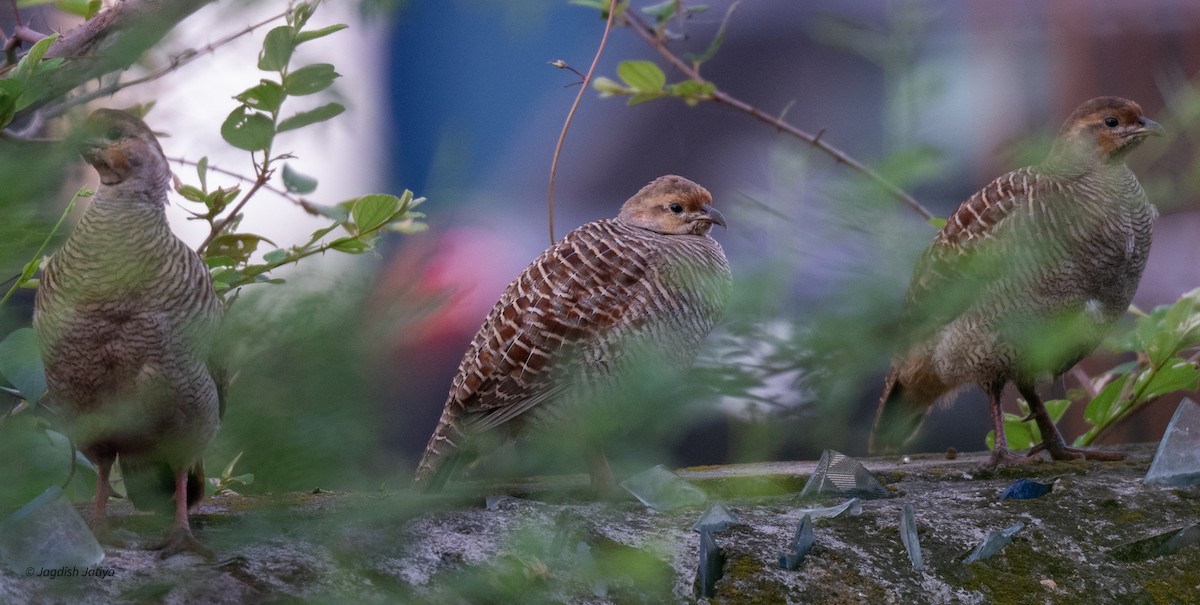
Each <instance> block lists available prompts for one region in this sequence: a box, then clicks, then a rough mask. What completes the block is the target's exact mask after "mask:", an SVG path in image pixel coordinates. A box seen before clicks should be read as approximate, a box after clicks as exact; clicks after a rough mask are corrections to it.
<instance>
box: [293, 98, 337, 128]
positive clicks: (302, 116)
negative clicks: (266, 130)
mask: <svg viewBox="0 0 1200 605" xmlns="http://www.w3.org/2000/svg"><path fill="white" fill-rule="evenodd" d="M343 111H346V108H345V107H343V106H342V105H341V104H339V103H327V104H325V105H322V106H320V107H317V108H316V109H310V110H308V111H302V112H300V113H297V114H295V115H293V116H291V117H289V118H287V119H285V120H283V121H282V122H280V123H279V128H278V131H279V132H286V131H288V130H295V129H297V128H303V127H305V126H308V125H309V124H316V123H317V122H324V121H325V120H328V119H330V118H332V117H335V116H337V115H338V114H340V113H342V112H343Z"/></svg>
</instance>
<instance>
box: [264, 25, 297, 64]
mask: <svg viewBox="0 0 1200 605" xmlns="http://www.w3.org/2000/svg"><path fill="white" fill-rule="evenodd" d="M293 35H294V34H293V31H292V28H291V27H288V26H287V25H280V26H279V27H276V28H274V29H272V30H271V31H269V32H267V37H266V38H264V39H263V47H262V52H260V53H259V54H258V68H259V69H261V70H263V71H279V70H281V69H283V68H285V67H287V64H288V61H290V60H291V58H292V51H293V50H295V48H296V44H295V41H294V40H293Z"/></svg>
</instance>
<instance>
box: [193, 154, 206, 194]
mask: <svg viewBox="0 0 1200 605" xmlns="http://www.w3.org/2000/svg"><path fill="white" fill-rule="evenodd" d="M196 176H198V177H200V188H201V189H208V156H204V157H202V158H200V161H198V162H196Z"/></svg>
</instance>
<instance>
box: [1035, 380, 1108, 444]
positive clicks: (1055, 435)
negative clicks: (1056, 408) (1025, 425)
mask: <svg viewBox="0 0 1200 605" xmlns="http://www.w3.org/2000/svg"><path fill="white" fill-rule="evenodd" d="M1017 390H1018V391H1020V392H1021V396H1022V397H1024V398H1025V403H1028V404H1029V415H1030V416H1031V417H1032V418H1033V420H1034V421H1035V422H1037V427H1038V432H1040V433H1041V434H1042V442H1041V443H1039V444H1037V445H1035V446H1033V447H1032V448H1031V449H1030V450H1029V455H1030V456H1036V455H1037V454H1038V452H1041V451H1042V450H1045V451H1047V452H1049V453H1050V457H1051V458H1053V459H1055V460H1077V459H1079V458H1083V459H1084V460H1108V461H1115V460H1124V459H1125V454H1122V453H1121V452H1109V451H1104V450H1085V449H1080V448H1074V447H1068V446H1067V442H1066V441H1065V440H1064V439H1063V436H1062V433H1060V432H1058V427H1057V426H1055V425H1054V419H1053V418H1050V412H1047V411H1046V406H1045V404H1043V403H1042V399H1041V397H1039V396H1038V394H1037V390H1036V389H1034V388H1033V387H1032V386H1028V385H1026V386H1022V385H1019V384H1018V385H1017Z"/></svg>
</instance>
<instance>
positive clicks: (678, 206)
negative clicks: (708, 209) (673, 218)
mask: <svg viewBox="0 0 1200 605" xmlns="http://www.w3.org/2000/svg"><path fill="white" fill-rule="evenodd" d="M667 207H668V208H670V209H671V212H674V213H675V214H679V213H681V212H683V205H682V204H679V203H674V204H671V205H670V206H667Z"/></svg>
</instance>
